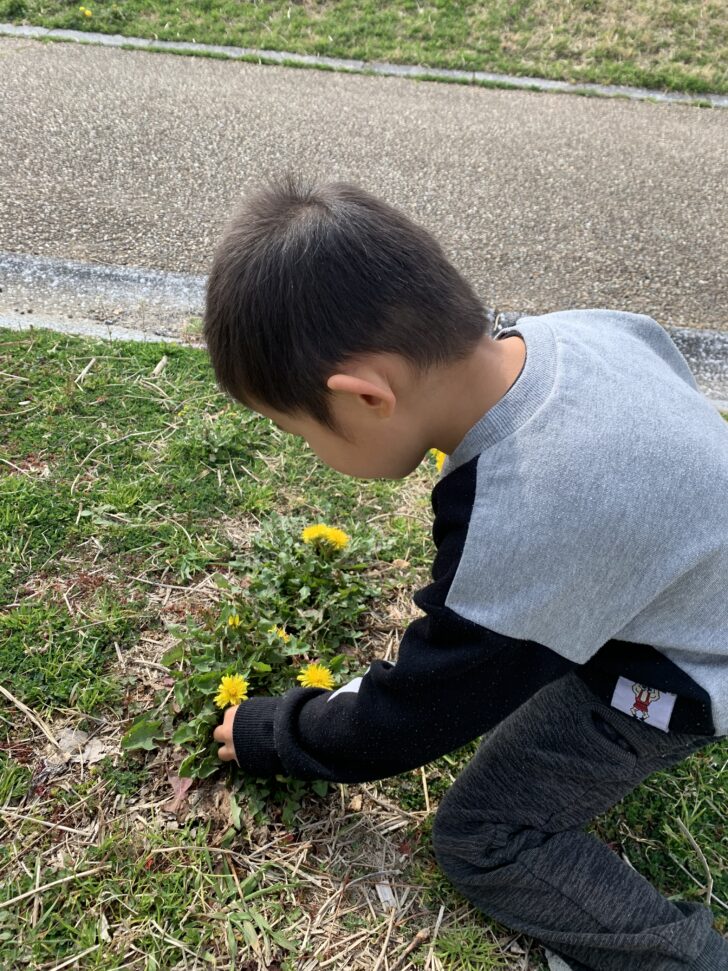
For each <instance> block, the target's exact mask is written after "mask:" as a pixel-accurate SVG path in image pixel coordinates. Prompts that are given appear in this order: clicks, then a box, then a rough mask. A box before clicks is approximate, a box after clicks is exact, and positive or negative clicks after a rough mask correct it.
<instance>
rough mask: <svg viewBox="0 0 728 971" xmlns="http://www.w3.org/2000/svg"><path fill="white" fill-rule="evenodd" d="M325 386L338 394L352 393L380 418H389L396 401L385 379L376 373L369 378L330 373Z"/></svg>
mask: <svg viewBox="0 0 728 971" xmlns="http://www.w3.org/2000/svg"><path fill="white" fill-rule="evenodd" d="M326 387H327V388H329V389H330V390H331V391H338V392H339V393H340V394H348V395H352V396H353V397H354V398H356V399H357V400H358V401H360V402H361V403H362V404H363V405H365V406H366V407H367V408H369V409H371V411H373V412H374V413H375V414H377V415H378V416H379V417H380V418H390V417H391V415H392V414H393V413H394V408H395V405H396V403H397V400H396V398H395V395H394V392H393V391H392V389H391V387H390V386H389V383H388V382H387V381H386V379H383V378H381V377H379V376H378V375H372V377H371V378H365V377H359V376H358V375H355V374H341V373H339V374H332V375H331V377H330V378H329V379H328V380H327V382H326Z"/></svg>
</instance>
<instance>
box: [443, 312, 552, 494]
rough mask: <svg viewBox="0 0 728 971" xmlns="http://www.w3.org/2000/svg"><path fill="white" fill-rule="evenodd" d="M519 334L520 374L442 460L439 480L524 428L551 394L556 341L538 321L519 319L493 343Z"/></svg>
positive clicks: (532, 318) (550, 331) (536, 319)
mask: <svg viewBox="0 0 728 971" xmlns="http://www.w3.org/2000/svg"><path fill="white" fill-rule="evenodd" d="M514 333H516V334H520V335H521V337H522V338H523V340H524V342H525V344H526V360H525V362H524V365H523V368H522V369H521V373H520V375H519V376H518V378H516V380H515V382H514V383H513V384H512V385H511V387H510V388H509V389H508V391H506V393H505V394H504V395H503V397H502V398H501V399H500V400H499V401H497V402H496V403H495V404H494V405H493V407H492V408H489V409H488V411H487V412H486V413H485V414H484V415H483V417H482V418H480V419H479V420H478V421H477V422H476V423H475V425H473V426H472V428H470V430H469V431H467V432H466V433H465V436H464V437H463V439H462V441H461V442H460V444H459V445H458V446H457V448H456V449H455V451H454V452H453V453H452V455H449V456H448V457H447V459H446V460H445V464H444V465H443V468H442V476H441V477H444V476H446V475H447V474H448V473H449V472H452V471H454V470H455V469H456V468H458V466H460V465H464V464H465V463H466V462H469V461H470V459H472V458H473V457H474V456H475V455H478V454H479V453H480V452H482V451H484V450H485V449H486V448H490V446H491V445H495V444H496V442H499V441H501V439H503V438H505V437H506V436H507V435H510V434H512V433H513V432H515V431H516V430H517V429H518V428H520V427H521V426H522V425H524V424H525V423H526V422H527V421H528V420H529V419H530V418H532V417H533V415H534V414H535V413H536V412H537V411H538V409H539V408H540V407H541V405H543V403H544V402H545V401H546V399H547V398H548V397H549V395H550V394H551V392H552V391H553V388H554V384H555V381H556V337H555V335H554V332H553V330H552V329H551V327H550V326H549V325H548V324H547V323H546V322H545V321H544V320H543V319H542V318H539V317H521V318H520V319H519V320H518V323H517V324H515V325H514V326H513V327H508V328H506V329H504V330H502V331H501V332H500V333H499V334H498V335H497V336H496V338H495V339H496V340H502V339H503V338H505V337H508V336H509V335H511V334H514Z"/></svg>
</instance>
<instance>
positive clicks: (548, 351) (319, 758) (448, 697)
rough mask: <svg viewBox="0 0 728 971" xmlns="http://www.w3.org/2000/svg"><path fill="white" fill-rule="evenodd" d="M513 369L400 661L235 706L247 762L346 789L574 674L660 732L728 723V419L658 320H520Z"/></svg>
mask: <svg viewBox="0 0 728 971" xmlns="http://www.w3.org/2000/svg"><path fill="white" fill-rule="evenodd" d="M519 336H520V338H521V339H523V340H524V342H525V344H526V360H525V364H524V367H523V370H522V371H521V374H520V375H519V377H518V379H517V380H516V382H515V383H514V384H513V386H512V387H511V388H510V390H509V391H508V392H507V393H506V394H505V395H504V397H503V398H501V400H500V401H499V402H498V403H497V404H496V405H495V406H494V407H492V408H491V409H490V410H489V411H488V412H487V413H486V414H485V415H484V416H483V417H482V418H481V419H480V421H478V422H477V423H476V424H475V425H474V426H473V427H472V428H471V429H470V431H469V432H468V433H467V434H466V436H465V437H464V439H463V440H462V441H461V443H460V444H459V445H458V447H457V448H456V450H455V451H454V453H453V454H452V455H451V456H450V457H449V458H448V459H447V461H446V463H445V466H444V468H443V471H442V475H441V477H440V480H439V481H438V483H437V484H436V486H435V488H434V490H433V495H432V502H433V510H434V513H435V522H434V525H433V536H434V539H435V543H436V546H437V556H436V558H435V562H434V564H433V570H432V578H433V582H432V583H431V584H429V585H428V586H427V587H425V588H424V589H422V590H420V591H418V592H417V593H416V594H415V598H414V599H415V602H416V603H417V605H418V606H419V607H420V608H421V609H422V610H423V611H424V614H425V616H424V617H422V618H419V619H417V620H415V621H414V622H413V623H412V624H411V625H410V627H409V628H408V629H407V631H406V632H405V634H404V637H403V639H402V642H401V644H400V650H399V655H398V660H397V663H396V664H392V663H391V662H385V661H375V662H373V664H372V665H371V666H370V668H369V670H368V672H367V673H366V674H365V675H363V676H362V677H360V678H357V679H355V680H354V681H352V682H351V683H350V684H348V685H344V686H343V687H342V688H339V689H338V690H337V691H334V692H322V691H321V689H310V688H309V689H303V688H294V689H291V691H289V692H287V693H286V695H284V696H283V697H281V698H252V699H250V700H249V701H247V702H244V703H243V704H242V705H241V706H240V707H239V709H238V711H237V714H236V719H235V724H234V726H233V737H234V744H235V750H236V755H237V758H238V762H239V763H240V764H241V766H243V768H247V769H248V771H251V772H254V773H258V774H260V775H267V774H271V773H273V772H278V773H284V774H288V775H292V776H297V777H300V778H325V779H330V780H334V781H341V782H351V781H365V780H370V779H375V778H383V777H385V776H387V775H395V774H397V773H399V772H403V771H405V770H406V769H409V768H413V767H415V766H417V765H421V764H423V763H425V762H427V761H430V760H431V759H433V758H436V757H437V756H439V755H442V754H444V753H446V752H449V751H452V750H454V749H455V748H458V747H460V746H461V745H463V744H465V742H467V741H469V740H471V739H473V738H476V737H478V736H479V735H481V734H482V733H483V732H484V731H486V730H488V729H489V728H491V727H493V725H495V724H497V723H498V722H499V721H500V720H502V719H503V718H505V717H507V715H508V714H510V712H511V711H513V710H514V709H515V708H516V707H518V706H519V705H520V704H522V703H523V702H524V701H525V700H526V699H527V698H528V697H530V696H531V695H532V694H533V693H535V691H537V690H539V689H540V688H541V687H543V686H544V685H545V684H547V683H549V682H550V681H552V680H554V679H555V678H557V677H560V676H561V675H563V674H565V673H566V672H567V671H570V670H575V671H576V673H577V674H579V676H580V677H582V678H583V680H584V681H585V682H586V683H587V684H589V685H590V687H591V688H592V689H593V690H594V691H595V692H596V693H597V694H598V695H599V696H600V698H602V700H603V701H604V703H606V704H609V705H612V706H613V707H615V708H617V709H619V710H621V711H624V712H625V713H626V714H629V715H631V716H632V717H634V718H638V719H639V720H641V721H643V722H645V723H646V724H648V725H652V726H654V727H655V728H656V729H658V730H661V731H689V732H696V733H698V732H704V733H706V734H714V733H716V734H726V733H728V592H727V591H726V580H727V579H728V423H726V421H725V420H724V419H723V418H722V417H721V416H720V415H719V414H718V412H717V411H716V410H715V408H714V407H713V405H712V404H710V403H709V402H708V401H707V400H706V399H705V398H704V396H703V395H702V393H701V392H700V391H699V389H698V387H697V384H696V382H695V380H694V378H693V375H692V373H691V372H690V369H689V367H688V364H687V362H686V361H685V359H684V358H683V356H682V355H681V354H680V352H679V351H678V349H677V347H676V346H675V344H674V343H673V342H672V340H671V339H670V337H669V335H668V334H667V332H666V331H665V330H664V329H663V328H662V327H661V326H660V325H659V324H657V323H656V322H655V321H654V320H652V319H651V318H649V317H645V316H641V315H637V314H628V313H619V312H615V311H607V310H572V311H563V312H558V313H553V314H547V315H545V316H541V317H522V318H521V319H520V320H518V322H517V323H516V325H514V326H513V327H510V328H508V329H506V330H503V331H501V332H500V333H499V334H498V336H497V338H496V339H498V340H506V339H518V337H519Z"/></svg>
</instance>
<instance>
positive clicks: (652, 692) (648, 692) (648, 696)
mask: <svg viewBox="0 0 728 971" xmlns="http://www.w3.org/2000/svg"><path fill="white" fill-rule="evenodd" d="M676 700H677V695H673V694H670V692H669V691H658V690H657V688H649V687H647V685H644V684H640V683H639V682H637V681H631V680H630V679H629V678H620V679H619V680H618V681H617V685H616V687H615V689H614V694H613V695H612V701H611V705H612V708H616V709H617V710H618V711H623V712H624V713H625V714H626V715H631V716H632V717H633V718H636V719H637V720H638V721H642V722H646V724H648V725H654V727H655V728H660V729H662V731H663V732H666V731H667V730H668V726H669V724H670V719H671V718H672V709H673V708H674V707H675V701H676Z"/></svg>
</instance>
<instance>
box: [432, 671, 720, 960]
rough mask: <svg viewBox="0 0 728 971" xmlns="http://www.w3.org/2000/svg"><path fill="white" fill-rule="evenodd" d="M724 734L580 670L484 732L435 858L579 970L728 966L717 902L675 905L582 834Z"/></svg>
mask: <svg viewBox="0 0 728 971" xmlns="http://www.w3.org/2000/svg"><path fill="white" fill-rule="evenodd" d="M595 717H596V722H595ZM600 720H601V727H598V725H599V721H600ZM605 723H606V724H605ZM609 736H611V737H609ZM712 741H715V739H714V738H713V737H706V736H704V735H703V736H697V735H682V734H677V733H674V732H669V733H668V732H663V731H661V730H660V729H657V728H653V727H652V726H648V725H646V724H644V723H642V722H639V721H637V720H636V719H634V718H632V717H630V716H629V715H626V714H623V713H622V712H620V711H617V710H616V709H614V708H610V707H609V706H608V705H605V704H603V703H602V702H601V701H600V700H599V699H598V698H597V697H596V695H594V694H593V693H592V691H591V690H590V689H589V688H588V687H587V686H586V685H585V684H584V683H583V682H582V681H581V680H580V679H579V678H578V677H576V675H574V674H569V675H567V676H566V677H563V678H560V679H559V680H558V681H555V682H553V683H551V684H549V685H547V686H546V687H545V688H543V689H542V690H541V691H539V692H538V693H537V694H535V695H534V696H533V697H532V698H530V699H529V700H528V701H527V702H526V703H525V704H524V705H522V706H521V707H520V708H519V709H518V710H517V711H515V712H514V713H513V714H512V715H510V716H509V717H508V718H506V719H505V720H504V721H503V722H501V723H500V724H499V725H498V726H497V727H496V728H495V729H494V730H493V731H492V732H490V733H489V734H488V735H487V736H486V737H485V738H484V739H483V741H482V742H481V744H480V747H479V748H478V751H477V752H476V754H475V756H474V757H473V759H472V761H471V762H470V763H469V764H468V765H467V766H466V768H465V769H464V770H463V772H462V773H461V775H460V776H459V777H458V778H457V780H456V781H455V783H454V785H453V786H452V788H451V789H450V790H449V791H448V792H447V793H446V795H445V797H444V799H443V800H442V802H441V804H440V808H439V810H438V813H437V816H436V818H435V823H434V828H433V848H434V851H435V856H436V858H437V861H438V863H439V865H440V866H441V868H442V869H443V870H444V872H445V873H446V874H447V876H448V877H449V879H450V880H451V882H452V883H453V884H454V885H455V887H457V889H458V890H459V891H460V892H461V893H462V894H463V895H464V896H465V897H467V898H468V899H469V900H470V901H471V902H472V903H473V904H475V906H476V907H478V908H479V909H480V910H481V911H483V912H484V913H485V914H488V915H489V916H491V917H493V918H494V919H496V920H498V921H500V922H501V923H503V924H505V925H506V926H507V927H510V928H513V929H515V930H518V931H522V932H523V933H525V934H528V935H530V936H531V937H534V938H535V939H536V940H537V941H539V942H541V943H543V944H546V945H547V946H548V947H549V948H551V949H552V950H553V951H556V952H557V953H558V954H561V955H562V956H563V957H564V958H565V959H566V960H567V961H568V960H569V959H571V960H572V961H573V962H574V967H579V963H580V964H581V965H583V966H584V967H585V968H587V969H589V971H687V969H690V971H728V942H727V941H726V940H725V939H724V938H723V937H722V936H721V935H720V934H719V933H718V932H717V931H716V930H715V929H714V928H713V926H712V923H713V918H712V913H711V911H710V910H709V909H708V908H707V907H703V906H702V905H700V904H695V903H692V904H691V903H680V902H678V903H670V902H669V901H668V900H666V899H665V898H664V897H663V896H662V895H661V894H660V893H658V892H657V890H655V889H654V887H652V885H651V884H650V883H648V882H647V880H645V879H644V877H642V876H640V875H639V874H638V873H637V872H636V871H635V870H633V869H632V868H631V867H629V866H628V865H627V864H626V863H624V862H622V860H621V859H620V858H619V857H618V856H617V854H616V853H613V852H612V851H611V850H610V849H608V848H607V847H606V846H605V845H604V844H603V843H601V842H600V841H599V840H598V839H596V838H595V837H594V836H591V835H589V834H587V833H585V832H583V831H582V829H581V827H582V826H584V824H586V823H587V822H588V821H589V820H591V819H592V818H593V817H594V816H597V815H599V814H600V813H602V812H604V811H605V810H607V809H608V808H609V807H610V806H612V805H614V803H616V802H618V801H619V800H620V799H621V798H622V797H623V796H624V795H626V793H628V792H630V791H631V790H632V789H634V788H635V786H637V785H638V784H639V783H640V782H641V781H642V780H643V779H644V778H645V777H646V776H648V775H650V774H651V773H652V772H655V771H657V770H658V769H664V768H666V767H667V766H670V765H674V764H675V763H676V762H679V761H680V760H681V759H683V758H685V757H686V756H687V755H689V754H690V753H691V752H694V751H696V750H697V749H699V748H701V747H702V746H704V745H706V744H708V743H710V742H712ZM577 962H579V963H577Z"/></svg>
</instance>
